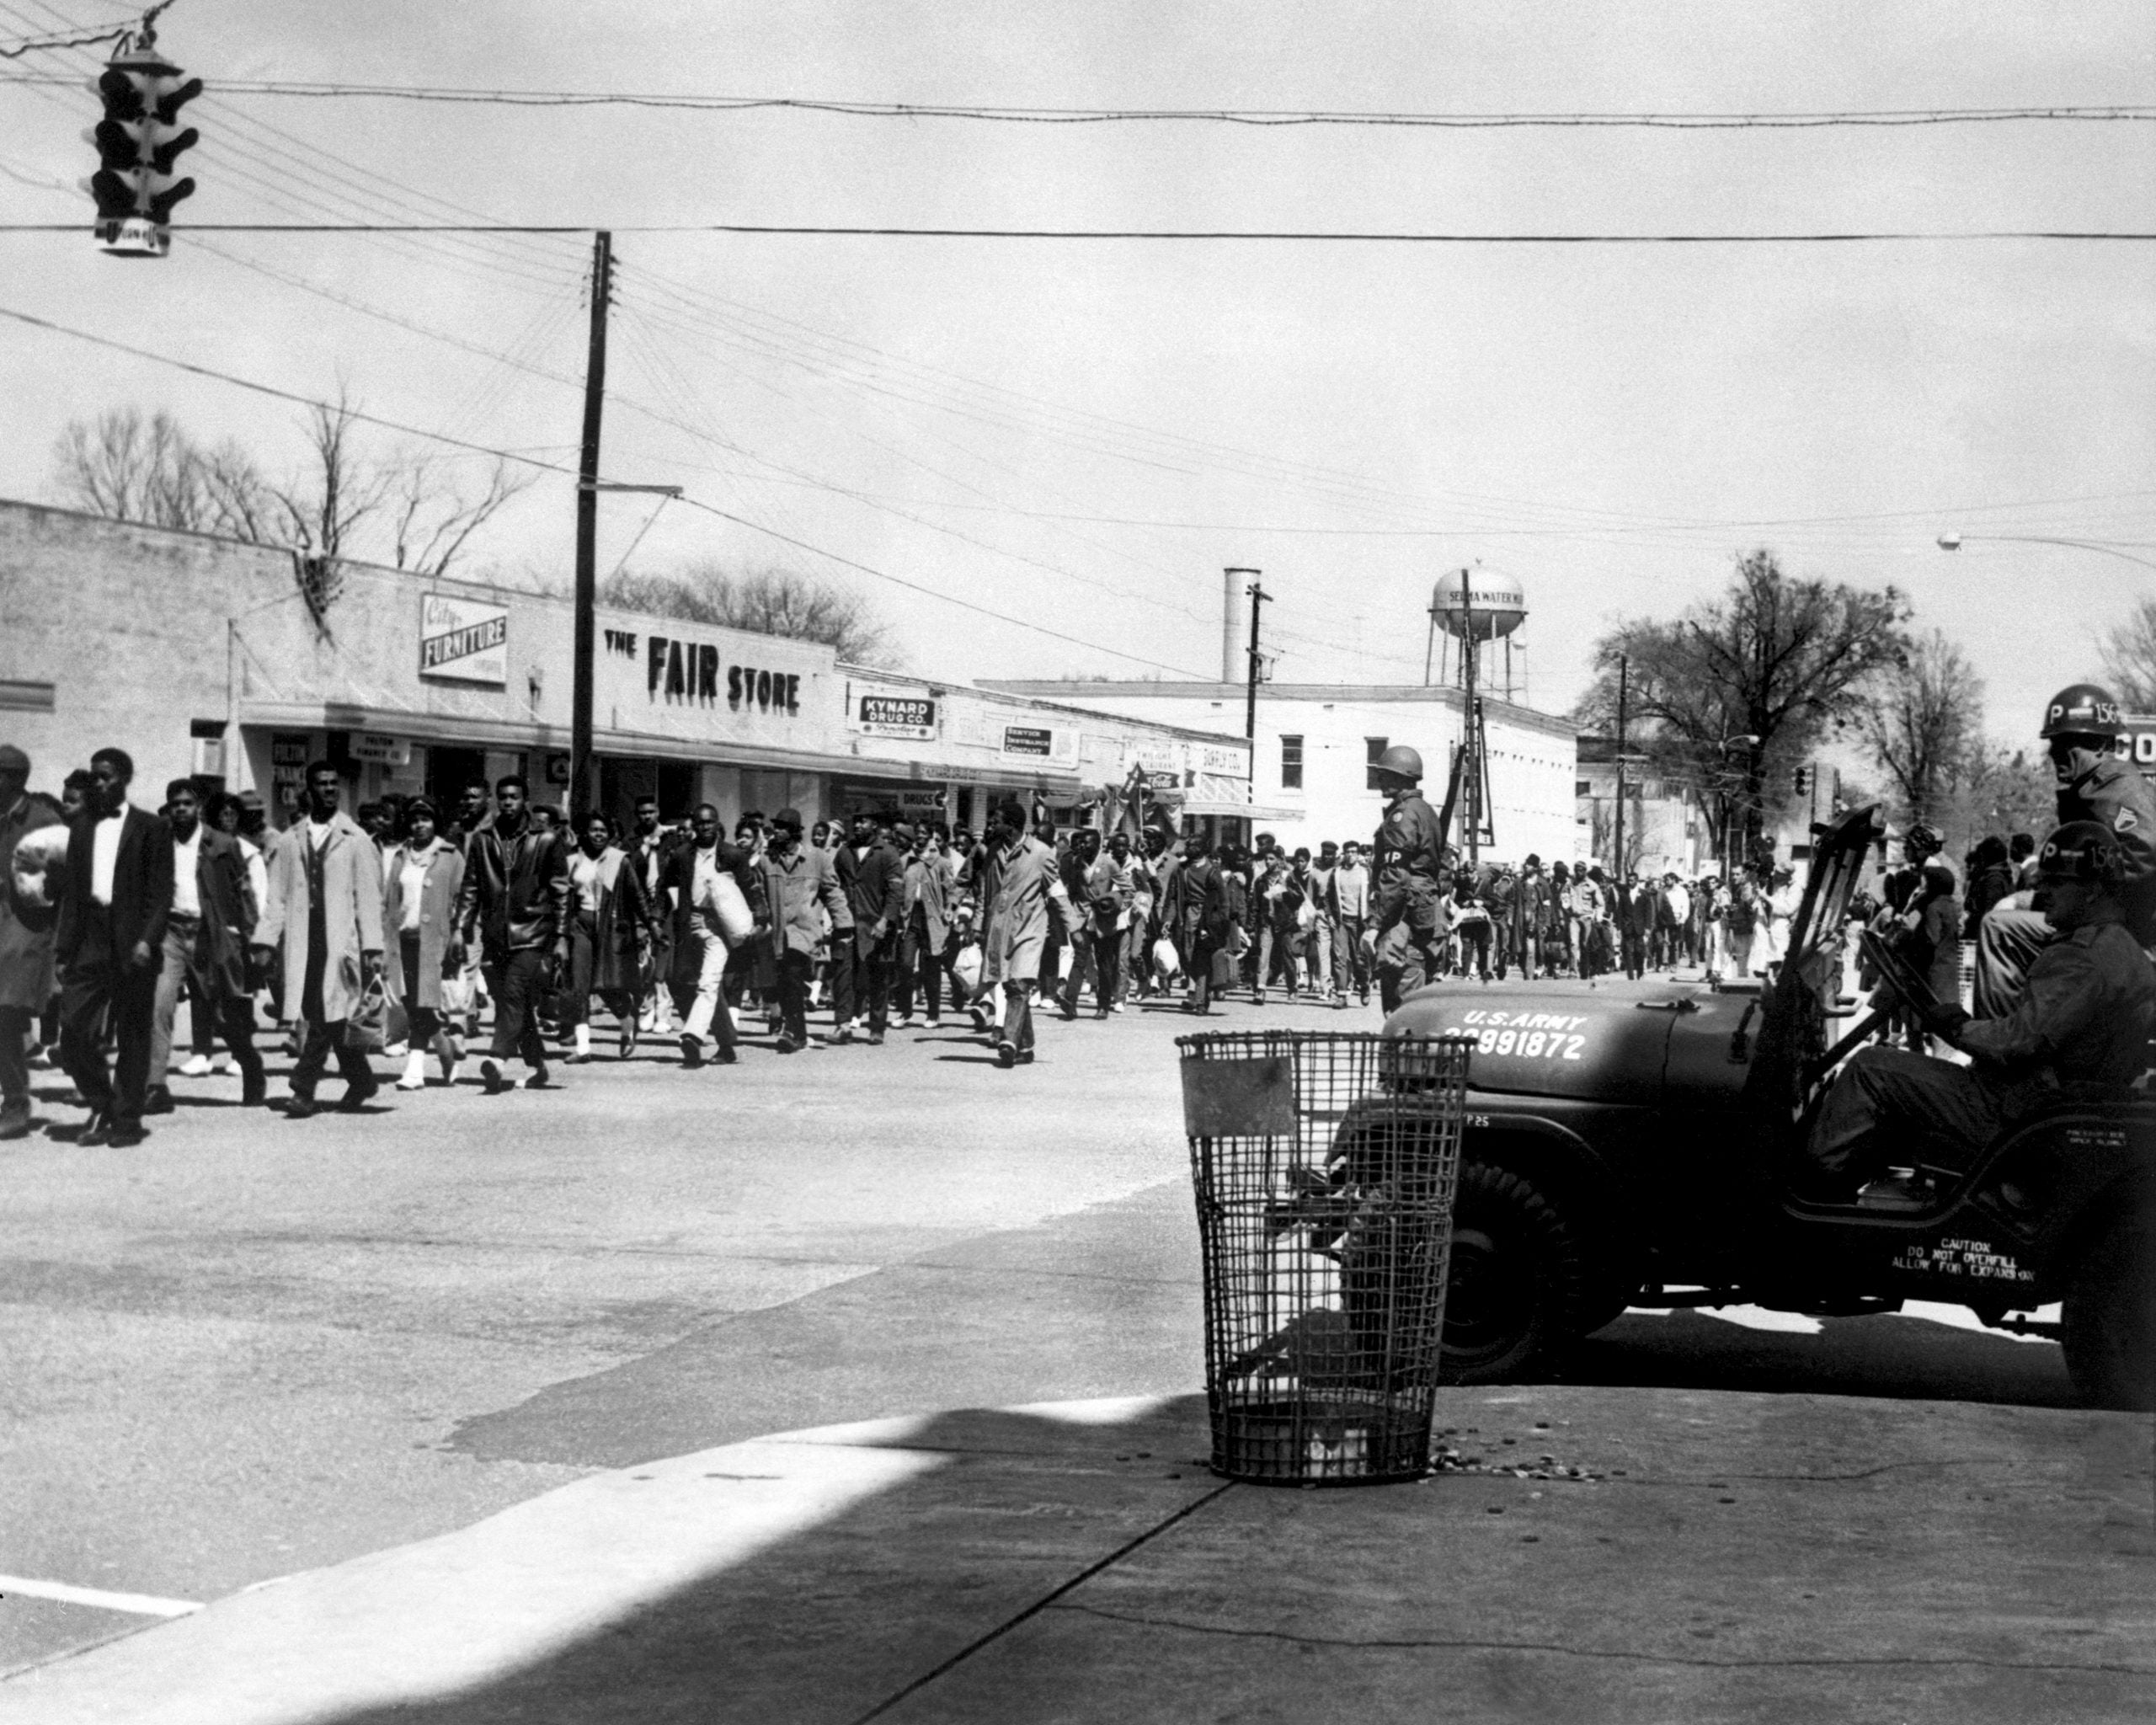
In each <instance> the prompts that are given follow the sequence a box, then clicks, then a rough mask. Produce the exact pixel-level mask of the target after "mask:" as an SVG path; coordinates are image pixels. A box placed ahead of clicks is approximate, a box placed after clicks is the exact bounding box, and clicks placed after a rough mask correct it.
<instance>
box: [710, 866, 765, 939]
mask: <svg viewBox="0 0 2156 1725" xmlns="http://www.w3.org/2000/svg"><path fill="white" fill-rule="evenodd" d="M696 908H697V909H698V910H699V911H702V912H703V913H704V920H705V921H707V922H708V923H709V924H710V925H711V929H712V932H713V933H714V934H716V935H717V936H718V937H719V938H720V939H721V940H723V941H724V942H725V943H726V944H727V945H728V947H729V948H733V947H738V946H739V945H740V944H741V943H743V942H744V941H745V940H747V939H748V938H749V937H750V935H751V934H753V933H754V932H755V927H756V918H755V914H754V913H753V912H752V911H750V909H749V900H748V899H747V898H746V897H745V896H744V895H743V894H742V891H741V885H740V883H739V881H737V880H735V879H734V877H733V876H732V875H730V874H728V873H724V872H723V871H715V872H714V873H712V884H711V888H710V890H709V891H707V893H706V894H705V895H704V896H703V898H702V901H701V902H700V903H699V904H698V905H697V906H696Z"/></svg>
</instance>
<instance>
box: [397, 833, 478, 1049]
mask: <svg viewBox="0 0 2156 1725" xmlns="http://www.w3.org/2000/svg"><path fill="white" fill-rule="evenodd" d="M404 833H405V838H404V842H403V844H401V845H399V846H397V848H396V849H395V850H393V851H392V852H390V853H389V858H388V862H387V864H386V866H385V867H384V868H383V870H382V932H383V933H384V934H385V935H386V936H387V948H386V950H385V952H384V953H383V959H384V961H385V964H384V969H385V973H386V975H387V978H388V982H389V991H390V993H391V995H392V996H393V997H395V998H396V999H397V1000H398V1001H402V1002H403V1007H404V1016H405V1018H406V1021H407V1022H408V1023H409V1025H410V1026H411V1033H410V1042H411V1052H410V1053H409V1054H408V1055H406V1056H405V1060H404V1076H403V1077H401V1078H399V1079H398V1081H397V1087H398V1089H399V1090H419V1089H422V1088H424V1086H425V1084H426V1081H427V1050H428V1049H430V1048H432V1049H434V1051H435V1056H436V1058H437V1059H439V1060H440V1062H441V1078H442V1082H443V1083H445V1084H454V1083H456V1065H457V1062H458V1061H459V1060H462V1059H463V1058H464V1049H463V1045H462V1044H461V1043H460V1042H459V1041H458V1039H457V1037H456V1033H454V1032H453V1031H452V1030H451V1029H450V1028H449V1023H450V1021H449V1019H448V1018H447V1017H446V1016H445V1015H444V1014H443V1012H442V1004H443V1003H442V992H441V985H442V977H443V975H444V973H445V972H446V971H452V972H453V971H456V970H458V969H460V968H461V967H460V966H459V965H458V964H456V961H455V959H452V957H451V953H453V951H454V949H455V947H456V927H455V924H456V894H457V889H459V888H460V887H462V885H463V884H464V853H463V852H462V851H460V850H458V849H457V848H456V846H454V845H452V844H451V843H450V842H449V841H447V840H446V839H444V838H442V837H441V836H440V835H439V833H438V832H437V831H436V829H435V806H434V804H432V803H430V802H429V801H428V800H427V799H426V798H424V797H414V798H413V799H412V800H411V802H409V803H408V804H406V805H405V809H404Z"/></svg>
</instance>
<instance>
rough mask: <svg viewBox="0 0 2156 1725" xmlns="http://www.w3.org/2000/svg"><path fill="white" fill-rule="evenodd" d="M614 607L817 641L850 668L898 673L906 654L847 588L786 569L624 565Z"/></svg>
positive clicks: (612, 592) (611, 585)
mask: <svg viewBox="0 0 2156 1725" xmlns="http://www.w3.org/2000/svg"><path fill="white" fill-rule="evenodd" d="M602 596H603V597H604V599H605V600H606V603H608V604H609V605H618V606H622V607H623V608H625V609H627V610H631V611H652V612H655V613H656V614H658V615H659V616H661V617H680V618H681V619H682V620H683V621H685V622H700V623H712V624H716V625H718V626H719V627H721V628H729V629H747V630H750V631H752V632H753V633H757V634H762V635H784V636H788V637H790V638H792V639H794V640H797V641H820V642H823V643H824V644H825V645H827V646H829V647H831V648H834V649H836V650H837V653H838V656H839V657H840V658H841V659H842V660H846V663H848V664H849V665H868V666H873V667H876V668H878V669H883V670H896V669H897V668H898V666H899V665H900V664H901V663H902V662H903V660H902V656H901V655H900V654H899V653H898V651H897V650H896V649H894V647H893V646H892V644H891V643H890V631H889V625H888V624H886V623H885V622H883V620H882V619H881V618H880V617H878V616H877V615H876V613H875V611H874V610H873V608H872V607H871V606H870V605H869V604H868V602H867V601H866V600H865V599H863V598H862V596H861V595H859V594H857V593H856V592H854V591H852V590H851V589H849V588H846V587H841V586H838V585H834V584H832V583H830V582H827V581H820V580H818V579H815V578H814V576H812V575H805V574H801V573H800V572H799V571H798V570H794V569H752V570H750V571H748V572H747V573H745V574H730V573H728V571H727V570H726V569H724V568H723V566H722V565H720V564H718V563H712V562H704V563H692V564H691V565H690V566H689V567H688V568H686V569H683V570H682V571H681V572H680V574H670V575H646V574H634V573H632V572H630V571H627V570H624V571H622V573H620V574H616V575H615V576H614V577H613V578H612V579H610V580H609V581H608V582H607V583H606V589H605V591H604V594H603V595H602Z"/></svg>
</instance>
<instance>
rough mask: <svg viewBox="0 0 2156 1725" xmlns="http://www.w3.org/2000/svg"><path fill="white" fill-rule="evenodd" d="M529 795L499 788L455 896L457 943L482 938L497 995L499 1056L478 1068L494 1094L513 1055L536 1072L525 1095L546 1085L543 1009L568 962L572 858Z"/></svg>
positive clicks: (517, 787) (472, 842) (518, 788)
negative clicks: (542, 825) (539, 819)
mask: <svg viewBox="0 0 2156 1725" xmlns="http://www.w3.org/2000/svg"><path fill="white" fill-rule="evenodd" d="M529 797H530V793H528V791H527V790H526V787H525V782H524V781H523V779H522V778H521V777H519V776H518V775H516V774H515V773H510V774H509V775H508V776H507V777H504V778H502V779H500V780H499V781H498V782H496V784H495V786H494V810H495V812H494V822H493V824H492V825H488V826H483V827H481V828H480V829H479V830H478V831H477V832H474V833H473V834H472V836H471V837H470V839H469V840H468V841H467V846H466V850H465V857H464V884H463V886H462V889H460V890H459V891H458V893H457V895H456V916H455V918H454V927H456V930H457V935H458V940H459V943H460V944H462V945H467V946H468V945H469V944H470V943H471V941H472V936H473V934H474V933H475V932H476V933H477V934H478V937H479V940H480V962H481V964H483V966H484V967H485V969H486V973H487V991H488V993H489V994H490V995H492V996H494V1051H493V1053H492V1055H490V1056H489V1058H488V1059H486V1060H482V1061H480V1063H479V1076H481V1078H483V1080H484V1081H485V1082H486V1086H487V1089H488V1092H489V1093H490V1094H492V1093H496V1092H500V1091H502V1090H504V1089H505V1088H507V1084H506V1082H505V1081H504V1078H503V1076H502V1068H501V1063H502V1062H503V1061H504V1060H507V1059H508V1058H509V1057H510V1055H522V1056H523V1059H524V1063H525V1065H527V1066H528V1067H530V1068H531V1071H530V1073H529V1074H528V1076H526V1079H525V1081H524V1082H525V1087H526V1088H527V1089H531V1090H543V1089H544V1088H546V1087H547V1049H546V1044H544V1043H542V1041H541V1040H540V1039H539V1004H540V1002H541V1001H542V999H544V998H545V996H546V995H547V991H549V990H550V989H552V987H553V985H554V980H555V979H556V978H557V977H558V976H559V975H561V974H562V973H563V970H564V969H567V967H568V901H569V875H568V855H567V852H565V850H564V849H563V843H562V837H561V835H560V834H559V833H557V832H547V833H542V832H541V831H540V830H538V828H537V826H536V825H535V823H534V822H533V821H532V819H531V806H530V800H529Z"/></svg>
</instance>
